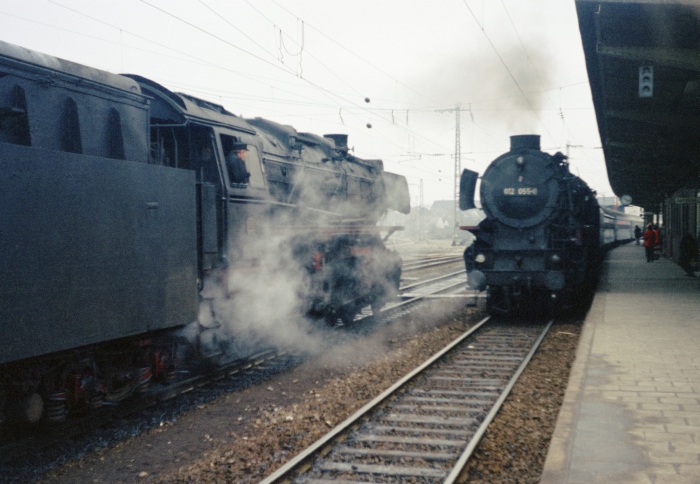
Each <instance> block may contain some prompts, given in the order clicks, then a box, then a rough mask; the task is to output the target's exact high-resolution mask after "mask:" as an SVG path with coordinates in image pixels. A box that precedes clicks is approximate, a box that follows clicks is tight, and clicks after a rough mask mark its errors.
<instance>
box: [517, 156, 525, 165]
mask: <svg viewBox="0 0 700 484" xmlns="http://www.w3.org/2000/svg"><path fill="white" fill-rule="evenodd" d="M515 164H516V165H518V166H523V165H524V164H525V157H524V156H518V157H517V158H516V159H515Z"/></svg>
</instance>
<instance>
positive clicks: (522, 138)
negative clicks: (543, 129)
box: [510, 134, 540, 151]
mask: <svg viewBox="0 0 700 484" xmlns="http://www.w3.org/2000/svg"><path fill="white" fill-rule="evenodd" d="M539 149H540V135H539V134H519V135H516V136H511V137H510V151H515V150H538V151H539Z"/></svg>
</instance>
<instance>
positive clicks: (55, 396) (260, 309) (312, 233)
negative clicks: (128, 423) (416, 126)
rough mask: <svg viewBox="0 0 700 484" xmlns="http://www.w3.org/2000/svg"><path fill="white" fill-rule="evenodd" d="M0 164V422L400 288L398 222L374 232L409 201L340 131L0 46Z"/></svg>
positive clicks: (108, 393) (238, 347)
mask: <svg viewBox="0 0 700 484" xmlns="http://www.w3.org/2000/svg"><path fill="white" fill-rule="evenodd" d="M234 152H238V153H239V155H240V156H234ZM241 152H246V153H247V156H245V157H243V155H242V154H241ZM0 163H1V164H2V176H0V203H1V205H2V210H1V211H0V241H1V243H0V275H1V278H2V285H0V301H1V303H0V321H1V322H2V333H1V335H0V348H1V350H0V369H1V371H0V421H1V420H2V419H4V418H5V417H6V416H7V417H8V418H9V419H13V420H14V419H20V420H25V421H29V422H36V421H39V420H40V419H42V418H44V419H49V420H63V419H64V418H65V416H66V413H67V412H70V411H71V410H73V409H82V408H89V407H98V406H100V405H102V404H103V403H104V402H106V401H107V402H108V401H116V400H120V399H122V398H124V397H125V396H126V395H128V394H130V393H132V392H133V391H138V390H143V389H144V388H146V387H147V386H148V385H149V384H150V382H151V381H161V382H167V381H169V380H171V379H173V378H174V377H175V375H176V365H177V364H179V363H181V361H178V358H181V357H182V355H183V354H187V355H189V354H191V353H192V348H194V349H196V352H197V353H198V354H199V356H200V357H209V358H215V356H216V355H220V354H221V353H225V352H227V351H229V350H231V349H235V351H237V352H245V351H246V345H247V344H248V343H247V341H253V342H255V343H261V342H262V343H274V342H275V341H274V338H275V337H278V338H283V336H282V335H281V333H282V329H281V328H283V327H284V325H285V324H288V323H289V321H291V320H293V319H294V316H296V315H300V314H304V315H311V316H314V317H315V318H321V319H325V320H327V321H329V322H331V323H336V322H338V321H344V322H346V323H347V322H350V321H352V320H353V318H354V317H355V315H356V314H357V313H358V312H359V311H360V309H361V308H362V307H364V306H371V307H372V309H373V310H374V311H378V310H379V309H381V307H382V306H383V305H384V304H385V303H386V302H387V301H388V300H389V299H391V298H392V297H394V296H395V294H396V292H397V290H398V286H399V279H400V277H401V259H400V258H399V256H398V255H397V254H396V253H395V252H393V251H391V250H389V249H388V248H387V247H386V245H385V241H386V238H387V237H388V236H389V235H390V234H391V233H392V232H393V231H394V230H398V229H400V227H381V226H379V225H377V224H378V222H379V220H380V217H381V216H382V215H383V214H384V213H385V212H386V211H387V210H388V209H394V210H397V211H400V212H403V213H408V211H409V210H410V200H409V196H408V186H407V183H406V180H405V178H404V177H402V176H399V175H395V174H391V173H388V172H386V171H384V168H383V163H382V161H381V160H371V159H370V160H368V159H360V158H357V157H355V156H353V155H352V154H351V153H350V152H349V149H348V146H347V137H346V136H344V135H328V136H326V137H320V136H316V135H313V134H307V133H299V132H297V131H296V130H295V129H294V128H292V127H290V126H285V125H281V124H277V123H274V122H272V121H267V120H264V119H260V118H256V119H248V120H246V119H243V118H241V117H238V116H236V115H234V114H231V113H230V112H228V111H226V110H225V109H224V108H223V107H222V106H220V105H217V104H214V103H211V102H208V101H205V100H202V99H197V98H195V97H192V96H189V95H186V94H181V93H175V92H171V91H169V90H168V89H166V88H164V87H163V86H160V85H158V84H157V83H155V82H152V81H150V80H148V79H144V78H142V77H139V76H135V75H115V74H110V73H108V72H104V71H100V70H97V69H93V68H90V67H86V66H83V65H79V64H76V63H72V62H69V61H66V60H62V59H58V58H55V57H51V56H48V55H44V54H41V53H38V52H34V51H30V50H27V49H24V48H21V47H18V46H14V45H10V44H7V43H3V42H0ZM263 320H264V321H263ZM251 321H253V322H254V324H248V323H250V322H251ZM241 322H245V323H246V324H247V326H246V327H245V328H244V329H243V331H238V330H237V326H236V325H237V324H240V323H241ZM265 326H268V328H267V329H268V331H267V333H266V334H264V333H263V332H262V331H263V330H262V328H263V327H265ZM241 334H245V336H246V338H248V339H245V338H243V337H242V336H241V337H239V336H240V335H241ZM250 344H253V343H250ZM183 345H189V346H190V348H189V349H188V350H187V351H182V346H183Z"/></svg>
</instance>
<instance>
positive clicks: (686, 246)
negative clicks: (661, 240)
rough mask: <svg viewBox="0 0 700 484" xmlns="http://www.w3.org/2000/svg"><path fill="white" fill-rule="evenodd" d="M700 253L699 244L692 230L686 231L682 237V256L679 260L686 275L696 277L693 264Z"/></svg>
mask: <svg viewBox="0 0 700 484" xmlns="http://www.w3.org/2000/svg"><path fill="white" fill-rule="evenodd" d="M697 255H698V244H697V242H696V240H695V238H694V237H693V236H692V235H690V232H686V233H685V235H684V236H683V238H682V239H681V256H680V258H679V260H678V264H679V265H680V266H681V268H682V269H683V270H684V271H685V273H686V275H688V276H690V277H695V273H694V272H693V265H694V262H695V258H696V257H697Z"/></svg>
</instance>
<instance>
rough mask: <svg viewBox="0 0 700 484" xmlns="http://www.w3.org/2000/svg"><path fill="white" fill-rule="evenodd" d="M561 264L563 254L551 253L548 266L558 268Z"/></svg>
mask: <svg viewBox="0 0 700 484" xmlns="http://www.w3.org/2000/svg"><path fill="white" fill-rule="evenodd" d="M560 266H561V256H560V255H559V254H551V255H550V256H549V257H547V267H549V268H551V269H556V268H558V267H560Z"/></svg>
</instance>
